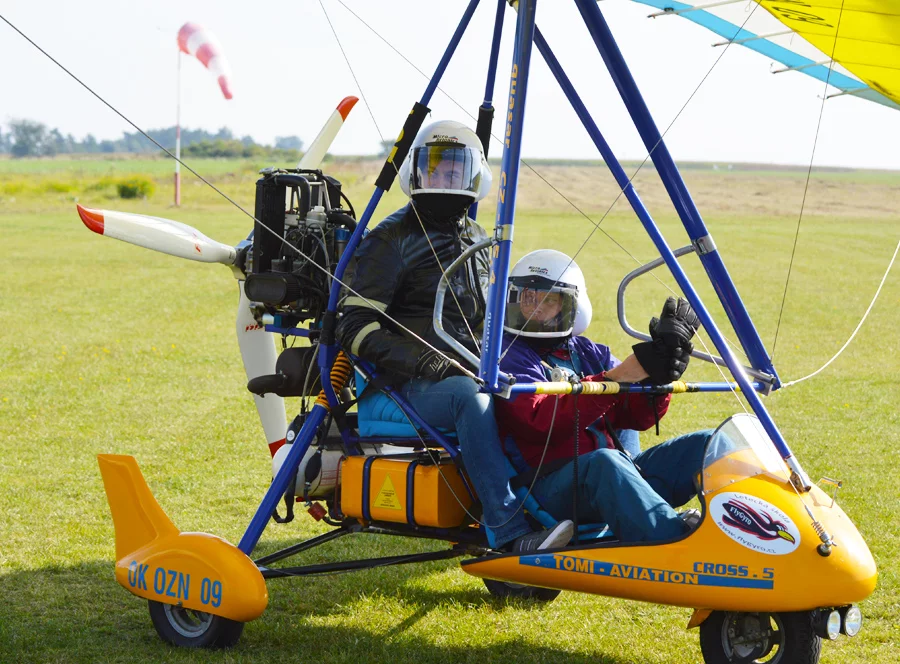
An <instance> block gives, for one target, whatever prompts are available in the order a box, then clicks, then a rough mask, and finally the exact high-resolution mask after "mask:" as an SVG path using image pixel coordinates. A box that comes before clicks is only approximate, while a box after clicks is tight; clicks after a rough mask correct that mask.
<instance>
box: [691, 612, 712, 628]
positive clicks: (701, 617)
mask: <svg viewBox="0 0 900 664" xmlns="http://www.w3.org/2000/svg"><path fill="white" fill-rule="evenodd" d="M711 614H712V609H694V613H692V614H691V619H690V621H688V624H687V627H686V628H685V629H694V628H695V627H700V625H702V624H703V623H704V621H705V620H706V619H707V618H709V616H710V615H711Z"/></svg>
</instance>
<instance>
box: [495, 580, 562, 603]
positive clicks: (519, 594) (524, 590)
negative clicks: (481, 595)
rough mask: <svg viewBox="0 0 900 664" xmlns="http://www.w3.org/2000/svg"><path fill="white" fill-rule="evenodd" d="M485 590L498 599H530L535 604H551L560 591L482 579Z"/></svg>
mask: <svg viewBox="0 0 900 664" xmlns="http://www.w3.org/2000/svg"><path fill="white" fill-rule="evenodd" d="M482 581H484V586H485V588H487V589H488V592H489V593H490V594H491V595H493V596H494V597H498V598H500V599H530V600H534V601H536V602H552V601H553V600H555V599H556V598H557V597H559V594H560V593H561V592H562V591H561V590H555V589H553V588H538V587H537V586H522V585H519V584H518V583H507V582H506V581H495V580H494V579H482Z"/></svg>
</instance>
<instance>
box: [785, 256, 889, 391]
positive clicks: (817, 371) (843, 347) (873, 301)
mask: <svg viewBox="0 0 900 664" xmlns="http://www.w3.org/2000/svg"><path fill="white" fill-rule="evenodd" d="M898 251H900V242H897V248H896V249H894V255H893V256H892V257H891V262H890V263H888V267H887V270H885V272H884V276H883V277H882V278H881V283H880V284H878V289H877V290H876V291H875V296H874V297H873V298H872V301H871V302H870V303H869V307H868V309H866V313H864V314H863V317H862V320H860V321H859V325H857V326H856V329H855V330H853V334H851V335H850V338H849V339H847V341H846V342H845V343H844V345H843V346H841V348H840V350H839V351H838V352H837V353H835V355H834V357H832V358H831V359H830V360H828V361H827V362H826V363H825V364H823V365H822V366H821V367H820V368H819V369H817V370H816V371H813V372H812V373H811V374H809V375H808V376H804V377H803V378H798V379H797V380H792V381H791V382H789V383H784V384H783V385H782V386H781V389H784V388H785V387H791V386H792V385H796V384H797V383H802V382H803V381H804V380H807V379H808V378H812V377H813V376H816V375H818V374H820V373H822V371H824V370H825V369H826V368H827V367H828V366H829V365H830V364H831V363H832V362H834V361H835V360H836V359H837V358H838V356H839V355H840V354H841V353H843V352H844V349H845V348H847V346H849V345H850V342H851V341H853V337H855V336H856V333H857V332H859V330H860V328H861V327H862V326H863V323H865V322H866V318H868V316H869V312H870V311H872V307H873V306H875V300H877V299H878V296H879V295H880V294H881V287H882V286H884V282H885V281H887V277H888V274H889V273H890V271H891V268H892V267H893V266H894V260H896V258H897V252H898Z"/></svg>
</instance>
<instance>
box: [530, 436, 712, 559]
mask: <svg viewBox="0 0 900 664" xmlns="http://www.w3.org/2000/svg"><path fill="white" fill-rule="evenodd" d="M711 435H712V430H708V431H698V432H696V433H689V434H686V435H684V436H679V437H677V438H673V439H671V440H668V441H666V442H664V443H661V444H659V445H656V446H654V447H651V448H650V449H648V450H646V451H644V452H641V453H640V454H638V455H636V456H635V457H634V461H632V460H631V459H629V458H628V457H627V456H626V455H625V454H623V453H621V452H619V451H617V450H610V449H599V450H594V451H593V452H589V453H587V454H583V455H581V456H580V457H578V520H579V521H580V522H582V523H603V522H606V523H607V524H608V525H609V527H610V528H611V529H612V531H613V532H614V533H615V534H616V536H617V537H618V538H619V540H620V541H622V542H657V541H664V540H670V539H675V538H677V537H679V536H681V535H682V534H684V532H685V528H686V527H685V525H684V522H683V521H682V520H681V518H680V517H679V516H678V514H677V513H676V512H675V510H674V509H673V507H680V506H681V505H684V504H685V503H686V502H688V501H689V500H690V499H691V498H693V497H694V495H696V492H697V490H696V488H695V486H694V478H695V476H697V475H698V473H700V470H701V468H702V466H703V454H704V452H705V450H706V443H707V441H708V440H709V437H710V436H711ZM635 464H636V465H637V466H639V467H640V469H641V471H643V477H642V476H641V473H639V472H638V470H637V468H636V467H635ZM572 488H573V477H572V464H571V463H569V464H567V465H565V466H563V467H562V468H560V469H559V470H557V471H555V472H553V473H550V474H549V475H547V476H545V477H542V478H540V479H538V480H537V482H535V485H534V489H533V493H534V496H535V498H536V499H537V501H538V502H539V503H540V504H541V506H542V507H543V508H544V509H545V510H546V511H547V512H549V513H550V514H551V515H552V516H553V517H554V518H555V519H569V518H571V516H572V510H573V491H572Z"/></svg>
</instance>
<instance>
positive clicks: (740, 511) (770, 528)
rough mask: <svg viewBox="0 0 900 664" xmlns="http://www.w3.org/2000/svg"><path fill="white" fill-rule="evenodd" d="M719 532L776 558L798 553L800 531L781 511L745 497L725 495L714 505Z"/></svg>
mask: <svg viewBox="0 0 900 664" xmlns="http://www.w3.org/2000/svg"><path fill="white" fill-rule="evenodd" d="M710 513H711V515H712V517H713V521H715V523H716V525H717V526H718V527H719V529H720V530H721V531H722V532H723V533H725V534H726V535H728V537H730V538H731V539H733V540H734V541H735V542H737V543H738V544H741V545H742V546H745V547H747V548H748V549H753V550H754V551H759V552H760V553H767V554H769V555H773V556H781V555H784V554H787V553H791V552H792V551H795V550H796V549H797V547H798V546H799V545H800V531H799V529H798V528H797V526H796V525H794V522H793V521H791V518H790V517H789V516H788V515H787V514H785V513H784V512H782V511H781V510H780V509H778V508H777V507H775V506H774V505H772V504H771V503H768V502H766V501H764V500H761V499H759V498H757V497H755V496H750V495H747V494H744V493H721V494H719V495H717V496H716V497H715V498H713V500H712V502H711V503H710Z"/></svg>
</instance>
